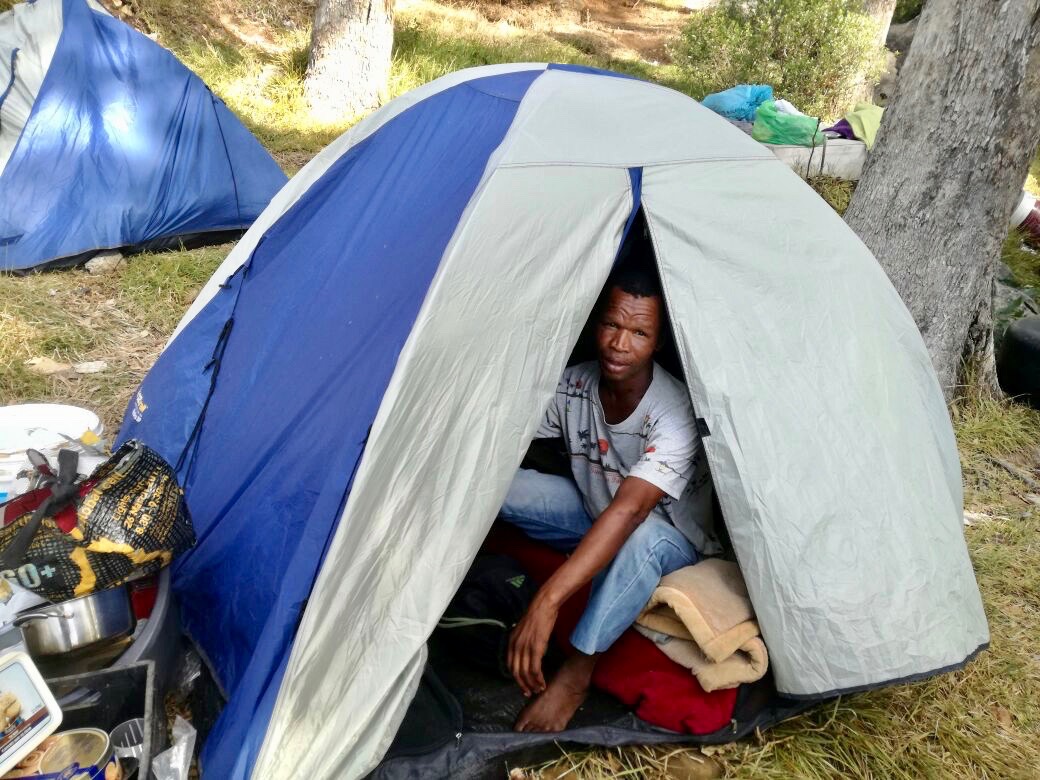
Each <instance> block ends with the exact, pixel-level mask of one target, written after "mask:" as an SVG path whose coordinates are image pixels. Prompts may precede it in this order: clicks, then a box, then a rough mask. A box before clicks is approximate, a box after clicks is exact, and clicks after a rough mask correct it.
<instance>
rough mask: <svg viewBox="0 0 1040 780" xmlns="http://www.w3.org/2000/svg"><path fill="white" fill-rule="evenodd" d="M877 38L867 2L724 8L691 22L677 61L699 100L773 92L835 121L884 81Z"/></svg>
mask: <svg viewBox="0 0 1040 780" xmlns="http://www.w3.org/2000/svg"><path fill="white" fill-rule="evenodd" d="M877 32H878V30H877V23H876V22H875V21H874V20H873V19H872V18H871V17H870V16H868V15H867V14H866V13H864V12H863V5H862V2H861V0H722V2H721V3H720V4H719V5H717V6H715V7H713V8H711V9H709V10H706V11H703V12H701V13H699V14H695V15H694V16H693V17H692V18H691V19H690V21H689V22H688V23H687V24H686V26H685V27H684V28H683V30H682V33H681V35H680V37H679V40H678V41H677V42H676V43H675V44H674V46H673V49H672V57H673V59H674V61H675V63H676V65H677V66H678V67H679V69H680V70H681V71H682V72H683V74H684V75H685V77H686V81H687V82H688V83H689V84H690V86H691V88H692V89H693V92H694V97H698V98H703V97H704V95H706V94H708V93H710V92H717V91H719V90H722V89H727V88H729V87H732V86H734V85H736V84H772V86H773V89H774V91H775V93H776V95H777V96H778V97H783V98H786V99H788V100H790V101H791V102H792V103H794V104H795V105H796V106H798V107H799V108H800V109H801V110H802V111H805V112H806V113H808V114H812V115H814V116H819V117H823V118H827V119H832V118H837V117H839V116H841V115H842V114H843V113H845V111H846V110H848V109H849V108H851V106H852V104H853V103H854V102H855V101H856V100H857V99H858V98H859V97H860V95H861V94H862V90H863V85H864V84H865V83H866V84H874V83H876V82H877V79H878V78H879V77H880V75H881V72H882V68H883V64H884V57H883V54H884V47H883V46H881V45H879V44H878V42H877Z"/></svg>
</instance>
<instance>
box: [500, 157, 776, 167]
mask: <svg viewBox="0 0 1040 780" xmlns="http://www.w3.org/2000/svg"><path fill="white" fill-rule="evenodd" d="M770 161H774V162H778V163H781V164H783V163H782V162H781V161H780V160H779V159H778V158H776V157H775V156H773V155H768V156H764V157H694V158H688V159H680V160H661V161H659V162H652V163H594V162H566V161H562V160H548V161H544V162H524V163H502V164H501V165H499V166H498V167H499V168H500V169H501V168H550V167H551V168H623V169H625V170H628V169H629V168H659V167H664V166H669V165H694V164H700V163H713V162H770Z"/></svg>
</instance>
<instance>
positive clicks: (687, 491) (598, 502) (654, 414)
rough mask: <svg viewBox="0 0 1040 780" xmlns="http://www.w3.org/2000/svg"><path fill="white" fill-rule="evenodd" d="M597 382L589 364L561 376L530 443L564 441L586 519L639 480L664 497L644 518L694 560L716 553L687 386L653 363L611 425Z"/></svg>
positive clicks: (706, 481)
mask: <svg viewBox="0 0 1040 780" xmlns="http://www.w3.org/2000/svg"><path fill="white" fill-rule="evenodd" d="M599 379H600V371H599V364H598V363H597V362H595V361H592V362H589V363H581V364H579V365H576V366H571V367H570V368H568V369H567V370H566V371H564V372H563V377H562V378H561V379H560V383H559V385H558V386H557V388H556V395H555V396H554V397H553V400H552V401H551V402H550V403H549V408H548V409H547V410H546V412H545V419H544V420H543V421H542V424H541V426H540V427H539V428H538V433H537V434H536V436H535V438H540V439H541V438H557V437H561V436H562V437H563V439H564V441H565V442H566V444H567V451H568V452H569V453H570V459H571V471H572V472H573V474H574V480H575V482H577V484H578V489H579V490H580V491H581V495H582V497H583V498H584V500H585V509H586V510H587V511H588V513H589V515H590V516H591V517H592V518H596V517H599V515H600V514H601V513H602V512H603V510H604V509H606V508H607V506H608V505H609V504H610V502H611V501H612V500H613V498H614V494H615V493H617V490H618V487H620V485H621V482H622V480H624V479H625V477H630V476H631V477H639V478H640V479H644V480H646V481H647V482H650V483H651V484H653V485H656V486H657V487H659V488H660V489H661V490H663V491H664V492H665V497H664V498H662V499H661V501H660V503H658V505H657V506H656V507H654V509H653V510H652V511H651V512H650V515H649V517H657V518H660V519H662V520H665V521H666V522H669V523H671V524H672V525H674V526H675V527H676V528H678V529H679V531H681V532H682V534H683V536H685V537H686V538H687V539H689V540H690V542H691V543H692V544H693V546H694V547H695V548H697V551H698V552H700V553H705V554H712V553H717V552H721V547H720V545H719V544H718V542H717V541H716V539H715V536H714V533H713V531H712V529H713V518H712V485H711V476H710V474H709V472H708V464H707V461H706V459H705V457H704V449H703V447H702V445H701V437H700V435H699V434H698V433H697V423H696V419H695V417H694V414H693V406H692V404H691V403H690V396H689V394H688V393H687V391H686V387H685V386H684V385H683V384H682V383H681V382H679V381H678V380H677V379H675V377H673V376H672V375H671V374H669V373H668V372H667V371H665V370H664V369H663V368H661V367H660V366H659V365H657V364H656V363H655V364H654V376H653V380H652V381H651V382H650V387H649V388H648V389H647V391H646V395H644V396H643V399H642V400H641V401H640V402H639V405H638V406H637V407H636V409H635V411H634V412H632V414H631V415H629V417H628V419H626V420H623V421H622V422H619V423H617V424H616V425H609V424H608V423H607V422H606V418H605V416H604V414H603V402H602V401H601V400H600V397H599Z"/></svg>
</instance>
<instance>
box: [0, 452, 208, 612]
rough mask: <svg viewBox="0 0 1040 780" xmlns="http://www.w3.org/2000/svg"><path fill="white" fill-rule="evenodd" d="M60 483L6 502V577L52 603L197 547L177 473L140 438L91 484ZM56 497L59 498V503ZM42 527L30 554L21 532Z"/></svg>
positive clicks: (1, 552)
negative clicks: (65, 487)
mask: <svg viewBox="0 0 1040 780" xmlns="http://www.w3.org/2000/svg"><path fill="white" fill-rule="evenodd" d="M72 488H73V489H72V490H71V491H66V492H71V493H72V495H65V494H62V493H61V492H60V491H61V490H62V486H61V485H60V484H59V485H57V486H55V487H54V488H53V493H54V495H53V497H52V495H51V492H52V491H51V489H44V490H42V491H35V493H32V494H28V495H27V496H22V497H20V498H19V499H15V500H14V501H12V502H9V503H8V504H7V505H6V507H5V508H6V512H5V514H4V521H5V524H4V526H3V527H2V528H0V560H2V561H3V565H4V567H5V568H4V570H3V571H0V576H2V577H4V578H7V579H12V580H14V579H16V580H17V581H18V582H19V583H20V584H21V585H22V586H23V587H25V588H28V589H29V590H32V591H34V592H36V593H39V594H40V595H41V596H43V597H44V598H47V599H49V600H51V601H64V600H66V599H70V598H75V597H77V596H85V595H87V594H88V593H92V592H94V591H96V590H104V589H105V588H112V587H115V586H117V585H121V584H123V583H124V582H126V581H127V580H129V579H131V578H134V577H137V576H142V575H146V574H151V573H153V572H156V571H158V570H159V569H161V568H162V567H164V566H167V565H169V563H170V561H172V560H173V558H174V557H175V556H177V555H179V554H180V553H182V552H184V551H185V550H187V549H189V548H190V547H191V546H192V545H194V544H195V531H194V529H193V528H192V524H191V518H190V516H189V515H188V508H187V505H186V504H185V501H184V492H183V491H182V490H181V488H180V486H179V485H178V484H177V476H176V473H175V472H174V470H173V469H172V468H171V467H170V466H169V465H168V464H167V463H166V461H164V460H163V459H162V458H161V457H160V456H159V455H158V454H157V453H156V452H155V451H153V450H151V449H149V448H148V447H146V446H145V445H143V444H141V443H140V442H136V441H131V442H127V443H126V444H124V445H123V446H122V447H120V448H119V450H118V451H117V452H116V453H115V454H113V455H112V457H111V458H109V459H108V460H107V461H105V463H103V464H102V465H101V466H99V467H98V468H97V469H96V470H95V471H94V473H93V474H92V475H91V476H90V477H89V478H88V479H86V480H85V481H84V482H82V483H80V484H78V485H74V486H72ZM55 499H58V500H57V501H55ZM38 513H39V514H42V515H43V517H42V520H40V519H39V518H36V522H37V523H38V528H37V529H36V532H35V533H34V534H33V535H32V539H31V541H29V543H28V547H27V548H26V549H25V552H24V553H20V552H18V553H17V554H16V556H15V558H16V559H15V560H10V558H11V553H12V552H14V551H15V550H16V549H19V548H20V546H21V545H22V544H24V536H23V539H22V540H20V541H19V542H18V543H16V539H18V537H19V531H22V530H23V529H25V528H26V527H27V526H29V525H30V524H31V523H33V522H34V520H33V518H34V515H35V514H38Z"/></svg>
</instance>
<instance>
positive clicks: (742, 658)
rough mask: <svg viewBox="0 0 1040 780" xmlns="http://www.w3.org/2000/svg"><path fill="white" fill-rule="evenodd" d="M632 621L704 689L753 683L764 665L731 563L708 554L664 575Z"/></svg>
mask: <svg viewBox="0 0 1040 780" xmlns="http://www.w3.org/2000/svg"><path fill="white" fill-rule="evenodd" d="M636 623H637V626H636V628H637V629H638V630H640V632H641V633H643V635H644V636H648V637H649V638H650V639H652V640H653V641H654V642H655V643H656V644H657V646H658V647H659V648H660V649H661V651H662V652H664V653H665V655H667V656H668V657H669V658H671V659H672V660H673V661H675V662H676V663H678V664H680V665H682V666H685V667H686V668H688V669H690V670H691V671H692V672H693V673H694V674H695V675H696V676H697V680H698V681H699V682H700V684H701V687H702V688H704V690H706V691H714V690H719V689H721V688H735V687H736V686H738V685H740V684H741V683H745V682H754V681H755V680H759V679H761V678H762V676H763V675H765V673H766V670H767V669H768V668H769V656H768V654H767V652H766V646H765V643H764V642H763V641H762V639H761V637H760V635H759V630H758V623H756V622H755V613H754V610H753V609H752V608H751V599H750V598H748V593H747V587H746V586H745V585H744V579H743V578H742V577H741V576H740V569H739V568H738V567H737V565H736V564H735V563H731V562H729V561H723V560H720V559H718V558H709V559H707V560H703V561H701V562H700V563H697V564H695V565H693V566H686V567H684V568H682V569H679V570H677V571H674V572H672V573H671V574H667V575H665V576H664V577H663V578H662V579H661V584H660V585H658V586H657V590H655V591H654V595H653V596H651V597H650V601H649V602H648V603H647V605H646V608H645V609H644V610H643V612H642V614H641V615H640V616H639V618H638V619H637V620H636Z"/></svg>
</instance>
